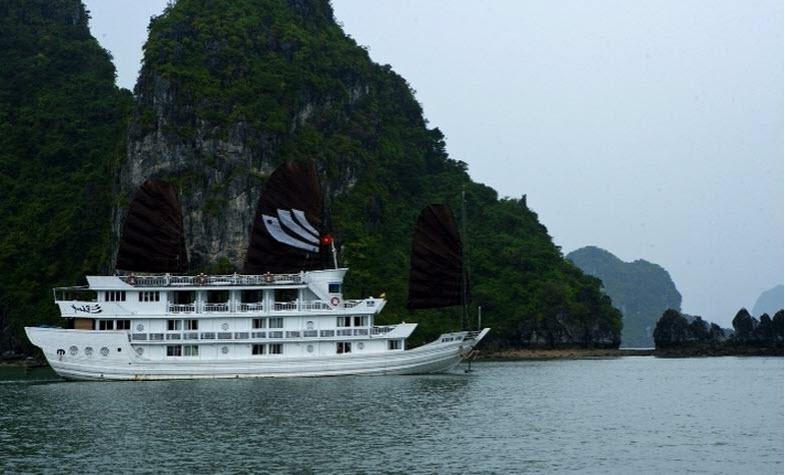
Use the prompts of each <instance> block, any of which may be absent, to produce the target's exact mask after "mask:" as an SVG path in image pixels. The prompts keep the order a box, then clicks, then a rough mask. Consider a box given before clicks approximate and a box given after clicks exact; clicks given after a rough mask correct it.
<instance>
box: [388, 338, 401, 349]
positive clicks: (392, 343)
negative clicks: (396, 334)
mask: <svg viewBox="0 0 785 475" xmlns="http://www.w3.org/2000/svg"><path fill="white" fill-rule="evenodd" d="M387 349H388V350H400V349H401V340H389V341H388V342H387Z"/></svg>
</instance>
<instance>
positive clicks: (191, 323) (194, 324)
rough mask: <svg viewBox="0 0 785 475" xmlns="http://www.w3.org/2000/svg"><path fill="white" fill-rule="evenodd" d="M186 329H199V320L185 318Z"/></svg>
mask: <svg viewBox="0 0 785 475" xmlns="http://www.w3.org/2000/svg"><path fill="white" fill-rule="evenodd" d="M184 322H185V329H186V330H198V329H199V320H184Z"/></svg>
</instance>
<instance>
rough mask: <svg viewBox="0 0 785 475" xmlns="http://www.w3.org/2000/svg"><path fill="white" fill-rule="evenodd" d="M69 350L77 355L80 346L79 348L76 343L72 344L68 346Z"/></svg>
mask: <svg viewBox="0 0 785 475" xmlns="http://www.w3.org/2000/svg"><path fill="white" fill-rule="evenodd" d="M68 352H69V353H71V354H72V355H74V356H76V354H77V353H79V348H77V347H76V345H71V347H70V348H68Z"/></svg>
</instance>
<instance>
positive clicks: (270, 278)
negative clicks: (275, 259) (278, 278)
mask: <svg viewBox="0 0 785 475" xmlns="http://www.w3.org/2000/svg"><path fill="white" fill-rule="evenodd" d="M264 281H265V282H267V283H268V284H272V283H273V275H272V274H271V273H269V272H268V273H266V274H264Z"/></svg>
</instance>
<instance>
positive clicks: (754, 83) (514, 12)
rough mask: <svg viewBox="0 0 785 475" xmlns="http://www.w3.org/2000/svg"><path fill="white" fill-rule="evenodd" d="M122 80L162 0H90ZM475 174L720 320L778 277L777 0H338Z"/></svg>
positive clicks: (343, 16)
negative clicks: (667, 277) (664, 276)
mask: <svg viewBox="0 0 785 475" xmlns="http://www.w3.org/2000/svg"><path fill="white" fill-rule="evenodd" d="M85 4H86V5H87V8H88V9H89V10H90V11H91V13H92V17H93V20H92V30H93V35H94V36H95V37H96V38H98V40H99V41H100V42H101V44H102V45H103V46H104V47H105V48H107V49H108V50H110V51H111V52H112V54H113V55H114V57H115V64H116V65H117V68H118V83H119V84H120V86H122V87H127V88H132V87H133V84H134V82H135V80H136V75H137V73H138V70H139V61H140V58H141V46H142V43H143V42H144V40H145V38H146V28H147V24H148V21H149V18H150V16H151V15H156V14H159V13H160V12H161V11H162V10H163V7H164V6H165V5H166V0H85ZM333 6H334V9H335V14H336V18H337V19H338V21H339V22H340V23H341V24H342V25H343V26H344V30H345V31H346V32H347V33H348V34H349V35H351V36H352V37H353V38H355V40H356V41H357V42H358V43H360V44H362V45H366V46H368V48H369V52H370V55H371V57H372V58H373V59H374V61H376V62H379V63H382V64H384V63H389V64H390V65H392V67H393V69H395V70H396V71H397V72H398V73H399V74H401V75H402V76H403V77H405V78H406V79H407V80H408V81H409V83H410V84H411V85H412V87H413V88H414V89H415V90H416V91H417V99H418V101H420V103H421V104H422V105H423V108H424V110H425V116H426V118H427V119H428V120H429V121H430V125H431V126H436V127H439V128H440V129H441V130H442V132H444V134H445V135H446V136H447V149H448V151H449V153H450V155H451V156H452V158H455V159H458V160H463V161H465V162H466V163H468V164H469V172H470V174H471V176H472V178H473V179H474V180H475V181H479V182H482V183H485V184H487V185H489V186H491V187H493V188H495V189H496V190H497V191H499V193H500V195H502V196H512V197H519V196H520V195H522V194H524V193H525V194H527V195H528V202H529V205H530V207H531V208H532V209H534V210H535V211H536V212H537V213H538V214H539V216H540V220H541V222H542V223H543V224H544V225H546V226H547V227H548V230H549V232H550V234H551V236H553V238H554V240H555V242H556V243H557V244H558V245H560V246H561V247H562V249H563V251H564V252H565V254H566V253H568V252H570V251H572V250H574V249H577V248H579V247H583V246H586V245H596V246H600V247H603V248H605V249H608V250H609V251H611V252H613V253H614V254H616V255H617V256H619V257H620V258H622V259H624V260H627V261H630V260H635V259H639V258H641V259H646V260H649V261H652V262H655V263H657V264H660V265H662V266H663V267H665V268H666V269H667V270H668V271H669V272H670V274H671V277H672V278H673V280H674V281H675V283H676V286H677V287H678V289H679V291H680V292H681V293H682V296H683V298H684V300H683V306H682V308H683V310H684V311H685V312H688V313H691V314H697V315H702V316H704V317H705V318H706V319H709V320H711V321H715V322H717V323H720V324H722V325H723V326H730V321H731V320H732V318H733V316H734V315H735V313H736V311H737V310H738V309H739V308H740V307H742V306H746V307H747V308H748V309H750V310H751V309H752V306H753V305H754V303H755V299H756V298H757V297H758V295H759V294H760V293H761V292H763V291H764V290H767V289H769V288H771V287H773V286H774V285H776V284H780V283H782V281H783V260H784V257H783V247H784V244H783V214H784V212H783V173H784V172H783V2H782V1H780V0H768V1H751V0H745V1H737V0H734V1H721V0H713V1H701V0H692V1H684V0H658V1H648V2H642V1H636V2H631V1H629V0H618V1H616V0H594V1H591V2H586V1H570V0H560V1H546V0H538V1H518V0H485V1H483V0H473V1H469V0H427V1H426V0H375V1H373V2H370V1H367V0H333Z"/></svg>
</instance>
